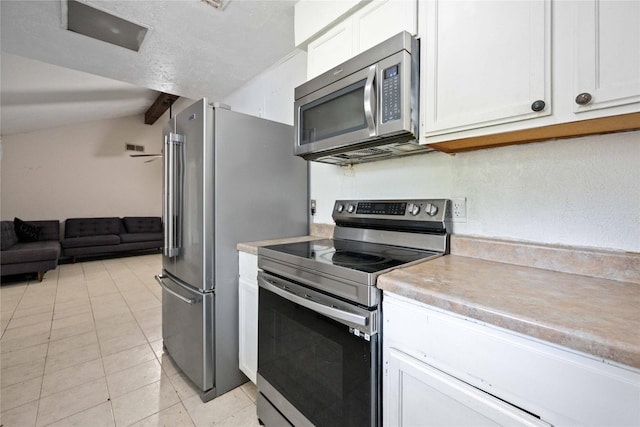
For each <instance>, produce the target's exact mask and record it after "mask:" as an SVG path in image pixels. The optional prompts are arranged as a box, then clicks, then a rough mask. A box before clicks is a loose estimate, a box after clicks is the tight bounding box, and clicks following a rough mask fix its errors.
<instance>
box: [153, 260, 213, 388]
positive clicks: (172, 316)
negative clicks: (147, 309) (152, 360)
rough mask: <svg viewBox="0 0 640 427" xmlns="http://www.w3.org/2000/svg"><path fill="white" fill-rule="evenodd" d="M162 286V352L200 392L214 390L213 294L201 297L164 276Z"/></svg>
mask: <svg viewBox="0 0 640 427" xmlns="http://www.w3.org/2000/svg"><path fill="white" fill-rule="evenodd" d="M156 279H157V280H158V282H159V283H160V285H161V286H162V339H163V341H164V347H165V350H166V351H167V352H168V353H169V355H170V356H171V358H172V359H173V361H174V362H175V363H176V365H178V367H179V368H180V369H181V370H182V372H183V373H184V374H185V375H186V376H187V377H189V379H191V381H193V383H194V384H195V385H197V386H198V387H199V388H200V389H201V390H202V391H208V390H210V389H211V388H213V386H214V363H213V358H214V344H213V331H214V329H213V322H214V316H213V314H214V313H213V310H214V305H213V303H214V295H213V293H210V292H209V293H204V294H203V293H201V292H198V291H197V290H195V289H194V288H190V287H188V286H186V285H185V284H182V283H180V282H178V281H177V279H174V278H172V277H170V276H168V275H167V274H166V273H165V274H164V275H162V276H156Z"/></svg>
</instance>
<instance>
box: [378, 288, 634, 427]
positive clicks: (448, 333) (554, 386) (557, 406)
mask: <svg viewBox="0 0 640 427" xmlns="http://www.w3.org/2000/svg"><path fill="white" fill-rule="evenodd" d="M383 317H384V319H385V320H384V328H385V329H384V334H385V335H384V338H385V343H384V347H385V356H387V355H388V351H389V350H388V349H397V350H400V351H402V352H404V353H406V354H409V355H411V356H413V357H414V358H416V359H418V360H420V361H421V362H424V363H427V364H429V365H431V366H433V367H435V368H437V369H438V370H441V371H443V372H446V373H447V374H449V375H451V376H453V377H455V378H458V379H460V380H462V381H463V382H466V383H468V384H471V385H473V386H475V387H478V388H480V389H481V390H484V391H486V392H488V393H490V394H492V395H494V396H497V397H499V398H500V399H504V400H505V401H507V402H509V403H511V404H513V405H516V406H518V407H521V408H524V409H526V410H527V411H530V412H532V413H534V414H536V415H539V416H540V417H541V418H542V419H544V420H547V421H550V422H552V423H553V424H558V425H563V424H564V425H594V426H597V425H607V426H613V425H640V406H639V405H638V402H640V373H639V372H637V370H634V369H632V368H629V369H624V368H621V367H616V366H612V365H608V364H605V363H603V362H601V361H598V360H596V359H595V358H590V357H587V356H586V355H582V354H578V353H576V352H573V351H570V350H568V349H564V348H561V347H558V346H554V345H552V344H546V343H543V342H541V341H538V340H534V339H531V338H527V337H525V336H523V335H520V334H516V333H513V332H510V331H507V330H504V329H501V328H497V327H494V326H490V325H486V324H481V323H480V322H475V321H471V320H469V319H464V318H462V317H460V316H457V315H454V314H452V313H449V312H445V311H442V310H438V309H435V308H432V307H429V306H426V305H423V304H419V303H416V302H413V301H411V300H407V299H405V298H402V297H398V298H396V297H395V296H391V295H389V294H385V297H384V300H383ZM385 360H386V359H385Z"/></svg>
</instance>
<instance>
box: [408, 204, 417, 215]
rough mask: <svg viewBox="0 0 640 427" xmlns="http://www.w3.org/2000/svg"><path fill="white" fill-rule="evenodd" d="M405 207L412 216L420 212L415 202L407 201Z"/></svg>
mask: <svg viewBox="0 0 640 427" xmlns="http://www.w3.org/2000/svg"><path fill="white" fill-rule="evenodd" d="M407 209H408V210H409V213H410V214H411V215H413V216H416V215H418V214H419V213H420V206H418V205H416V204H415V203H409V204H408V205H407Z"/></svg>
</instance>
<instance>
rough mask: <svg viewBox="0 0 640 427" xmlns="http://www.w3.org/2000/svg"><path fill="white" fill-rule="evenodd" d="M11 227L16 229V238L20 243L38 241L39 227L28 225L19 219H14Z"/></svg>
mask: <svg viewBox="0 0 640 427" xmlns="http://www.w3.org/2000/svg"><path fill="white" fill-rule="evenodd" d="M13 225H14V226H15V228H16V236H18V240H19V241H20V242H37V241H38V240H40V230H41V228H40V227H38V226H36V225H32V224H28V223H26V222H24V221H23V220H21V219H20V218H14V219H13Z"/></svg>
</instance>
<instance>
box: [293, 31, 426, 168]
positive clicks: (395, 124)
mask: <svg viewBox="0 0 640 427" xmlns="http://www.w3.org/2000/svg"><path fill="white" fill-rule="evenodd" d="M419 85H420V61H419V41H418V40H417V39H416V38H415V37H412V36H411V35H410V34H409V33H407V32H402V33H399V34H397V35H396V36H394V37H392V38H390V39H388V40H386V41H384V42H383V43H381V44H379V45H377V46H374V47H372V48H371V49H369V50H367V51H365V52H363V53H361V54H359V55H357V56H355V57H354V58H352V59H350V60H348V61H347V62H345V63H343V64H341V65H339V66H338V67H335V68H333V69H331V70H329V71H327V72H325V73H324V74H321V75H320V76H318V77H315V78H313V79H311V80H309V81H308V82H306V83H304V84H302V85H300V86H298V87H297V88H296V89H295V103H294V108H295V118H294V123H295V154H296V155H298V156H301V157H303V158H304V159H306V160H313V161H319V162H324V163H332V164H337V165H348V164H353V163H363V162H369V161H374V160H382V159H386V158H390V157H397V156H403V155H408V154H415V153H418V152H424V151H432V150H431V149H429V148H428V147H426V146H421V145H420V144H418V142H417V141H416V139H417V138H418V128H419V110H418V108H419Z"/></svg>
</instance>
